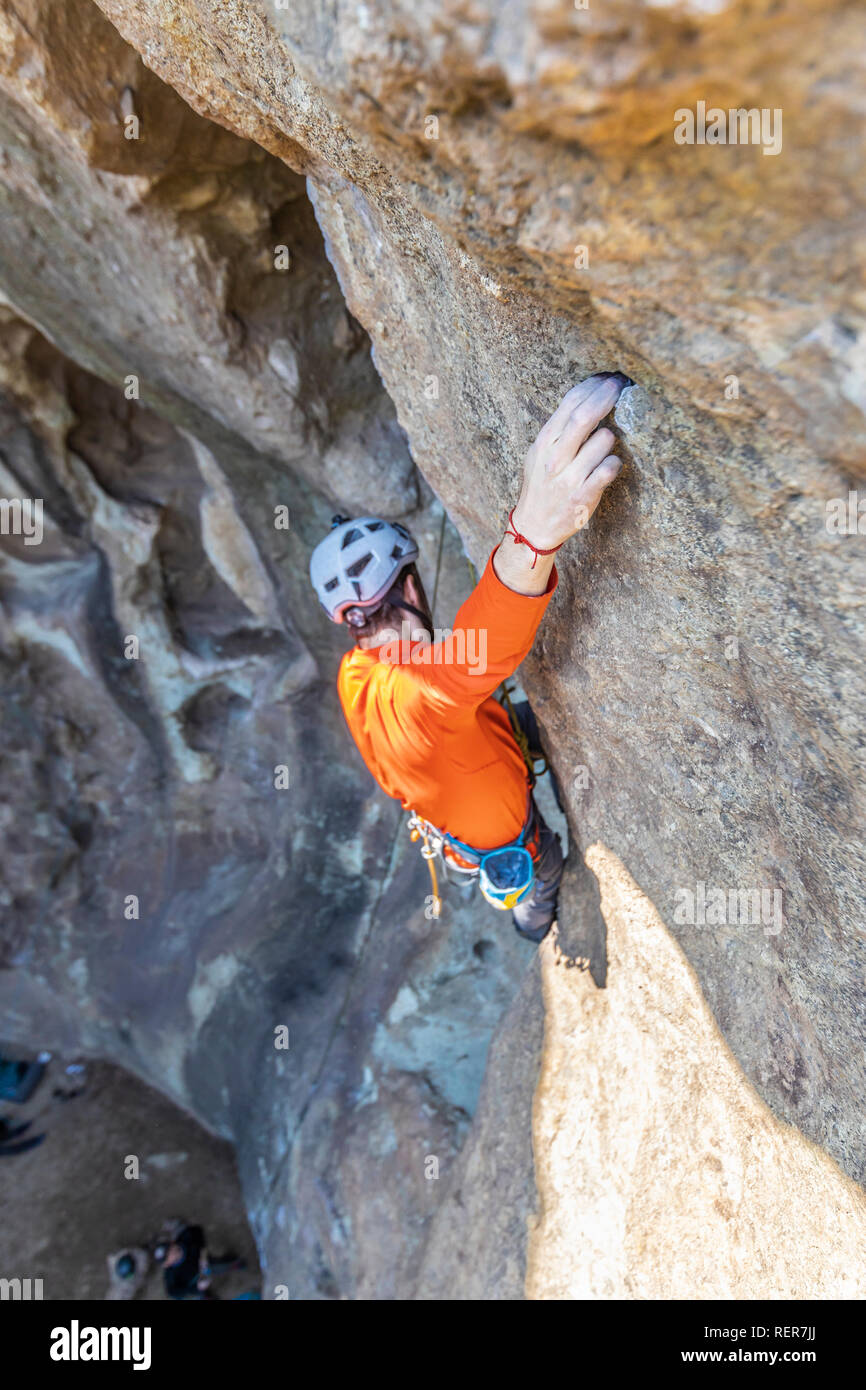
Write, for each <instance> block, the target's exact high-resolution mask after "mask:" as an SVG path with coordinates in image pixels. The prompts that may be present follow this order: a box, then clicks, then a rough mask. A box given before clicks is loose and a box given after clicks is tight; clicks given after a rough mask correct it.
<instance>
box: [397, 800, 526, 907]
mask: <svg viewBox="0 0 866 1390" xmlns="http://www.w3.org/2000/svg"><path fill="white" fill-rule="evenodd" d="M408 826H409V833H410V837H411V839H412V840H413V841H417V840H419V839H420V840H423V844H422V846H421V854H422V857H423V858H424V859H426V860H427V867H428V868H429V870H430V879H431V883H432V885H433V916H434V917H438V916H439V915H440V913H441V910H442V899H441V897H440V896H439V884H438V881H437V878H436V870H435V868H434V865H433V860H434V859H436V858H437V857H439V858H441V860H442V864H443V868H444V869H445V871H446V877H447V867H448V866H450V867H452V868H454V869H456V870H457V872H458V873H463V874H466V876H467V878H469V879H474V878H477V879H478V886H479V888H480V889H481V892H482V894H483V895H484V897H485V898H486V899H487V901H488V902H489V903H490V905H491V906H492V907H497V908H499V909H501V910H502V911H503V912H505V911H507V910H508V909H509V908H512V907H514V906H515V904H516V903H519V902H521V901H522V900H523V899H524V898H525V897H527V895H528V894H529V893H531V892H532V887H533V884H534V883H535V859H534V857H533V855H532V853H531V849H530V848H527V846H531V847H532V848H534V849H535V850H536V853H537V851H538V824H537V817H536V812H535V805H534V803H533V801H532V799H531V797H530V801H529V808H528V811H527V815H526V820H525V822H524V825H523V829H522V830H521V832H520V834H519V835H518V836H517V838H516V839H514V840H511V841H509V843H508V844H507V845H498V846H497V847H496V849H491V850H479V849H474V848H473V847H472V845H467V844H466V843H465V841H463V840H458V838H457V836H456V835H449V833H448V831H447V830H438V829H437V828H436V826H435V825H432V824H431V822H430V821H428V820H425V819H424V817H423V816H419V815H418V813H417V811H413V812H412V814H411V816H410V817H409V821H408ZM446 850H450V851H451V853H450V854H446Z"/></svg>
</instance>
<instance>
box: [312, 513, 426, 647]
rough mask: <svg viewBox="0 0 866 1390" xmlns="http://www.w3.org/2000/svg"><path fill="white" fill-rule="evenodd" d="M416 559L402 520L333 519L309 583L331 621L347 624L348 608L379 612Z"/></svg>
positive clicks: (315, 556) (318, 548) (316, 555)
mask: <svg viewBox="0 0 866 1390" xmlns="http://www.w3.org/2000/svg"><path fill="white" fill-rule="evenodd" d="M417 558H418V547H417V545H416V544H415V542H414V540H413V539H412V537H411V536H410V535H409V532H408V531H407V530H406V527H405V526H401V525H400V523H399V522H398V521H384V520H383V519H382V517H380V516H362V517H358V519H357V520H356V521H350V520H349V519H348V517H345V516H335V517H334V518H333V519H332V521H331V530H330V532H329V534H328V535H327V536H326V537H325V539H324V540H323V541H320V542H319V544H318V545H317V546H316V548H315V550H314V551H313V553H312V555H311V557H310V579H311V581H312V585H313V588H314V589H315V591H316V593H317V594H318V596H319V602H320V603H321V605H322V607H323V608H324V610H325V612H326V613H327V615H328V617H329V618H330V619H331V621H332V622H335V623H343V622H345V621H346V611H347V609H351V608H359V609H370V608H376V607H378V606H379V604H380V603H381V602H382V600H383V599H384V598H385V597H386V596H387V594H388V592H389V590H390V589H391V588H392V587H393V585H394V582H395V580H396V579H397V577H398V576H399V575H400V573H401V572H402V571H403V570H404V569H406V568H407V566H408V565H411V564H412V562H413V560H416V559H417ZM349 621H351V619H350V620H349Z"/></svg>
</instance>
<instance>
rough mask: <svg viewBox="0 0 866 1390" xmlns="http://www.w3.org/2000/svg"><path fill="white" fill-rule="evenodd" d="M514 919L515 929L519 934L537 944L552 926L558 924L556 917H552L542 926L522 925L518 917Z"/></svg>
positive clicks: (525, 939)
mask: <svg viewBox="0 0 866 1390" xmlns="http://www.w3.org/2000/svg"><path fill="white" fill-rule="evenodd" d="M512 920H513V921H514V930H515V931H516V932H517V935H518V936H522V937H523V939H524V941H532V942H534V943H535V944H536V945H538V943H539V942H541V941H543V940H544V938H545V937H546V936H547V933H548V932H549V931H550V929H551V927H553V926H555V925H556V918H555V917H551V919H550V921H549V922H545V923H544V925H543V926H540V927H521V926H520V924H519V922H518V921H517V920H516V919H514V918H512Z"/></svg>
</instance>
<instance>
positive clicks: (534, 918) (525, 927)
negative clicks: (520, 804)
mask: <svg viewBox="0 0 866 1390" xmlns="http://www.w3.org/2000/svg"><path fill="white" fill-rule="evenodd" d="M534 804H535V803H534V801H533V805H534ZM535 814H536V816H537V817H538V841H539V854H538V859H537V860H536V864H535V883H534V884H533V885H532V892H531V893H530V895H529V897H528V898H524V899H523V902H520V903H518V904H517V906H516V907H515V908H513V910H512V914H511V915H512V920H513V922H514V925H515V927H516V929H517V931H518V932H519V933H520V935H521V936H526V937H528V938H529V940H530V941H541V940H542V939H543V937H544V936H545V935H546V934H547V930H548V928H549V927H550V924H551V923H552V922H553V920H554V918H555V917H556V898H557V894H558V893H559V884H560V881H561V879H562V871H563V868H564V866H565V860H564V859H563V857H562V845H561V844H560V843H559V836H558V835H556V834H555V833H554V832H553V831H552V830H551V828H550V826H549V825H548V824H547V822H546V821H545V820H544V817H543V816H542V814H541V812H540V811H539V810H538V808H537V807H536V811H535Z"/></svg>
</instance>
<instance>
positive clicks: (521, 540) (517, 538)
mask: <svg viewBox="0 0 866 1390" xmlns="http://www.w3.org/2000/svg"><path fill="white" fill-rule="evenodd" d="M513 516H514V508H513V507H512V508H511V511H510V512H509V513H508V525H507V526H506V527H505V534H506V536H513V537H514V544H515V545H527V546H529V549H530V550H531V551H533V552H534V554H535V559H534V560H533V561H532V564H531V565H530V569H535V566H536V564H537V563H538V557H539V555H555V554H556V552H557V550H561V549H562V546H561V545H554V546H551V548H550V550H541V549H540V547H539V546H537V545H533V544H532V541H528V540H527V539H526V537H525V536H521V534H520V532H519V531H517V530H515V527H514V522H513V521H512V519H511V518H512V517H513ZM509 527H510V528H511V529H510V530H509Z"/></svg>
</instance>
